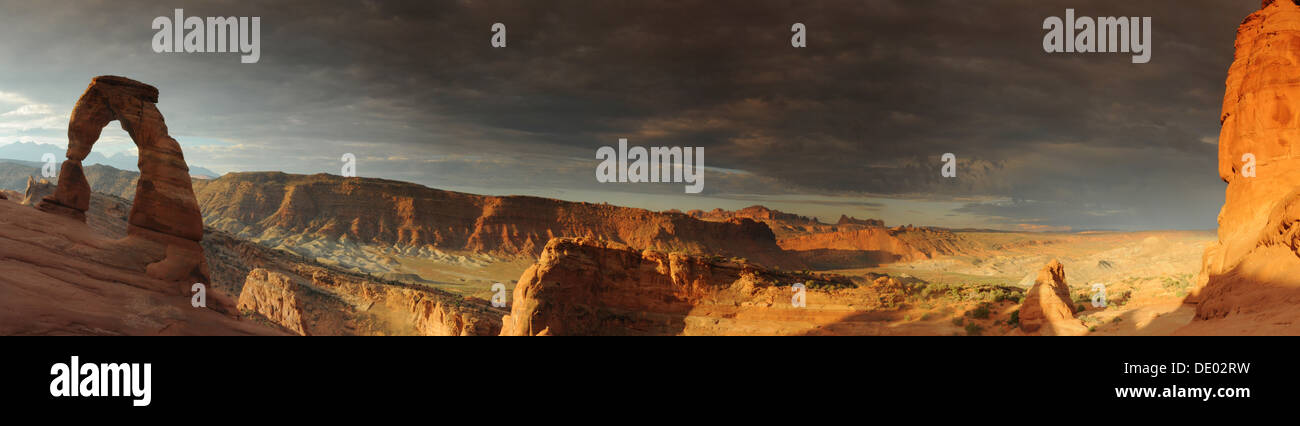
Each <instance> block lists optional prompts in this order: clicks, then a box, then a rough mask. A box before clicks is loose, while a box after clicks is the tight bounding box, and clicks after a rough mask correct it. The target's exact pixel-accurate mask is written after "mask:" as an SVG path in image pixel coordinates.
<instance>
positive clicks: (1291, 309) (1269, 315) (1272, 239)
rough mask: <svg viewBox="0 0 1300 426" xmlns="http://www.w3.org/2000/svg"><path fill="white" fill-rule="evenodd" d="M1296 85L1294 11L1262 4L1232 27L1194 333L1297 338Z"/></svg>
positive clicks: (1299, 111) (1299, 188)
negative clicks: (1209, 241)
mask: <svg viewBox="0 0 1300 426" xmlns="http://www.w3.org/2000/svg"><path fill="white" fill-rule="evenodd" d="M1297 81H1300V6H1297V5H1296V4H1295V2H1292V1H1271V0H1266V1H1264V2H1263V7H1262V9H1261V10H1259V11H1257V12H1255V13H1252V14H1251V15H1250V16H1248V17H1247V18H1246V19H1245V20H1244V21H1243V22H1242V23H1241V26H1240V27H1239V28H1238V29H1237V40H1236V53H1235V55H1234V59H1233V63H1232V66H1231V67H1230V68H1229V70H1228V78H1227V81H1226V91H1225V93H1224V97H1223V111H1222V115H1221V116H1220V122H1221V124H1222V128H1221V130H1220V134H1219V167H1218V169H1219V170H1218V171H1219V177H1220V178H1222V179H1223V180H1224V181H1225V182H1227V183H1228V187H1227V190H1226V193H1225V197H1224V204H1223V209H1222V210H1221V211H1220V212H1219V230H1218V235H1219V238H1218V241H1217V242H1216V243H1215V244H1213V245H1211V246H1210V247H1209V248H1207V249H1206V251H1205V255H1204V258H1203V263H1202V268H1201V275H1200V277H1199V283H1198V285H1199V288H1197V289H1196V290H1195V291H1194V292H1193V294H1192V296H1191V297H1190V298H1189V301H1192V302H1196V303H1197V307H1196V321H1193V323H1192V324H1191V325H1189V326H1188V327H1190V328H1191V329H1193V331H1191V332H1193V333H1205V334H1220V333H1234V334H1235V333H1250V334H1300V314H1297V313H1296V312H1297V309H1296V307H1297V306H1296V303H1295V302H1294V301H1295V300H1300V145H1297V143H1296V141H1297V140H1300V86H1297V85H1296V84H1295V83H1296V82H1297ZM1251 156H1253V157H1254V159H1255V164H1254V165H1253V170H1252V167H1250V166H1251V164H1250V157H1251ZM1252 174H1253V176H1252ZM1205 322H1209V324H1205ZM1198 323H1199V324H1198Z"/></svg>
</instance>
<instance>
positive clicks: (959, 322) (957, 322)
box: [952, 317, 966, 327]
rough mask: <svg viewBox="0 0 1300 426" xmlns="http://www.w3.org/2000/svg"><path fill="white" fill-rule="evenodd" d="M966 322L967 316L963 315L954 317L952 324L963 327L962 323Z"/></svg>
mask: <svg viewBox="0 0 1300 426" xmlns="http://www.w3.org/2000/svg"><path fill="white" fill-rule="evenodd" d="M964 322H966V319H965V318H962V317H957V318H953V319H952V325H955V326H958V327H961V325H962V323H964Z"/></svg>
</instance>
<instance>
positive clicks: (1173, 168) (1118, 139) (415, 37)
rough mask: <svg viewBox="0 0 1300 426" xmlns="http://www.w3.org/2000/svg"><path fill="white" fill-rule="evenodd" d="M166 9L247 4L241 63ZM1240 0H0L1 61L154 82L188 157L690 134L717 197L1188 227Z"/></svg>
mask: <svg viewBox="0 0 1300 426" xmlns="http://www.w3.org/2000/svg"><path fill="white" fill-rule="evenodd" d="M173 7H184V8H185V10H186V14H187V15H190V16H261V17H262V18H263V34H262V43H263V48H262V61H261V63H259V64H256V65H240V64H238V59H237V58H236V57H235V56H232V55H183V54H178V55H165V54H154V53H153V52H151V51H150V50H149V49H148V40H149V37H150V36H151V35H152V33H153V30H151V29H149V28H148V22H149V21H150V20H151V19H152V17H153V16H160V15H170V11H171V9H172V8H173ZM1067 7H1071V8H1074V9H1076V10H1077V11H1078V15H1080V16H1151V17H1153V20H1154V42H1155V46H1154V49H1153V56H1152V60H1151V62H1150V63H1149V64H1142V65H1138V64H1132V63H1130V61H1129V55H1125V54H1115V55H1104V54H1093V55H1065V54H1057V55H1049V54H1046V53H1044V52H1043V51H1042V48H1041V44H1042V37H1043V33H1044V31H1043V30H1042V29H1041V25H1042V21H1043V19H1044V18H1045V17H1047V16H1053V15H1056V16H1060V15H1063V14H1064V11H1065V9H1066V8H1067ZM1255 7H1258V2H1256V1H1253V0H1251V1H1246V0H1242V1H1219V0H1205V1H1179V2H1174V1H1151V2H1129V1H1081V0H1072V1H1034V2H1021V1H979V2H971V1H883V0H877V1H842V2H840V1H823V2H809V1H671V2H661V1H645V2H624V1H547V2H522V1H510V2H503V1H487V2H450V1H418V2H415V1H413V2H378V1H369V2H316V1H311V2H305V1H304V2H291V1H276V2H251V3H250V2H243V1H241V2H204V3H195V4H178V5H172V4H161V3H158V2H94V3H82V2H76V3H73V2H68V3H63V2H52V3H51V2H41V3H36V2H22V3H6V4H5V6H4V8H5V11H6V12H7V13H6V14H5V15H6V16H7V18H0V20H2V21H3V22H0V23H3V25H0V27H3V29H0V35H3V36H5V39H6V40H25V41H24V42H22V43H15V42H6V46H5V47H3V48H0V52H3V53H4V56H3V58H4V59H5V68H7V69H4V70H0V73H2V74H0V76H3V77H4V78H5V79H9V80H11V81H16V82H22V83H23V84H26V85H32V86H37V87H36V89H34V90H35V92H36V93H37V94H42V93H44V94H48V95H49V97H50V98H51V102H54V101H58V100H61V99H65V98H73V99H75V96H76V95H75V92H76V90H78V89H80V88H81V87H84V82H85V81H86V80H87V79H88V78H89V76H92V75H96V74H106V73H117V74H125V75H131V76H137V77H138V78H140V79H142V80H146V81H150V82H152V83H155V84H156V85H158V86H160V87H165V88H167V89H166V90H164V94H163V105H164V112H165V113H168V114H169V115H168V120H169V125H171V126H172V127H173V129H177V128H179V129H182V130H183V131H185V132H188V133H189V134H195V135H209V136H211V137H219V138H222V139H224V140H234V141H239V142H240V144H241V145H237V146H235V147H224V148H223V147H213V148H210V149H211V150H212V151H211V153H210V154H211V155H212V156H213V158H228V159H238V161H239V162H243V167H242V168H243V169H255V168H258V167H259V166H263V165H266V164H274V165H276V167H278V168H283V169H287V170H289V171H320V170H319V169H325V170H329V168H330V167H333V164H334V163H335V162H337V156H338V155H337V152H346V151H357V152H358V154H359V155H360V156H362V157H363V158H372V159H374V162H372V163H370V164H374V165H373V166H371V168H370V170H375V169H377V168H379V169H383V171H385V172H386V173H387V174H388V175H393V176H394V177H399V178H406V179H408V180H417V181H422V182H426V183H428V182H450V181H451V180H452V179H460V180H462V181H465V180H468V181H474V182H476V183H479V184H491V185H502V186H506V185H511V183H512V182H513V184H514V185H516V186H529V185H541V186H548V185H549V186H551V187H553V188H555V189H557V190H558V189H564V188H573V187H575V186H591V187H598V185H597V184H595V183H594V181H593V180H592V178H591V176H592V168H594V165H595V164H594V160H590V159H591V158H593V157H592V154H593V153H594V150H595V148H596V147H598V146H601V145H613V144H615V143H616V142H617V138H619V137H627V138H630V139H631V143H632V144H635V145H646V146H650V145H688V146H703V147H705V148H706V152H707V153H708V155H707V157H706V158H707V161H706V163H707V165H708V166H710V167H714V168H719V169H724V170H732V171H737V173H723V174H712V175H710V176H709V177H708V180H707V181H706V188H707V189H706V193H711V194H714V195H715V196H719V197H731V198H737V197H736V196H735V194H765V195H790V194H791V193H808V194H820V195H850V196H852V195H873V196H884V197H903V198H909V199H916V198H920V199H933V200H954V199H982V200H995V201H985V202H973V203H970V204H968V205H967V207H964V208H962V209H960V210H959V212H960V213H965V214H970V215H976V216H982V217H986V218H990V220H992V221H994V222H999V223H1001V222H1005V223H1007V224H1016V223H1039V224H1048V225H1068V226H1075V227H1112V228H1123V227H1139V226H1161V227H1202V228H1208V227H1212V226H1213V223H1214V222H1213V218H1214V215H1215V213H1216V212H1217V208H1218V204H1217V203H1219V202H1220V201H1221V199H1222V198H1221V193H1222V186H1221V184H1219V183H1218V182H1217V177H1216V172H1215V155H1216V147H1215V145H1214V144H1213V143H1214V141H1215V137H1216V136H1217V133H1218V123H1217V118H1218V109H1219V106H1220V103H1221V98H1222V91H1223V80H1224V76H1225V74H1226V70H1227V66H1228V64H1229V62H1230V61H1231V56H1232V44H1233V36H1234V34H1235V27H1236V25H1237V24H1238V23H1239V22H1240V20H1241V18H1242V17H1244V16H1245V15H1246V14H1248V13H1249V12H1250V11H1251V10H1252V9H1253V8H1255ZM494 22H503V23H506V25H507V26H508V36H509V47H507V48H504V49H492V48H490V47H489V37H490V35H491V33H490V31H489V27H490V26H491V24H492V23H494ZM794 22H802V23H804V24H806V25H807V27H808V37H809V41H808V44H809V47H808V48H806V49H794V48H791V47H790V44H789V37H790V25H791V24H792V23H794ZM22 64H29V65H30V66H29V67H23V66H22ZM68 81H72V82H73V84H71V86H72V87H66V86H68V83H67V82H68ZM10 89H12V88H10ZM56 95H57V96H56ZM169 108H170V109H169ZM173 111H174V112H175V114H172V112H173ZM173 117H176V118H173ZM243 144H246V145H247V146H246V147H245V146H244V145H243ZM241 147H242V148H241ZM241 149H243V151H241ZM250 151H251V152H250ZM945 152H952V153H955V154H957V156H958V158H959V160H960V169H959V179H956V180H945V179H941V178H940V177H939V173H938V168H939V156H940V155H941V154H942V153H945ZM220 155H225V157H218V156H220ZM268 159H274V160H268ZM232 161H234V160H232ZM259 161H260V162H259ZM317 164H324V165H329V167H325V166H319V167H318V166H316V165H317ZM230 167H235V168H238V167H239V166H238V165H230ZM363 170H364V169H363ZM431 170H432V171H433V172H431ZM377 172H378V171H376V173H377ZM430 173H436V174H437V175H438V176H437V177H430V176H429V174H430ZM422 174H423V175H422ZM604 189H606V190H608V189H610V188H604ZM619 189H620V190H632V191H649V192H664V193H667V192H672V191H677V192H680V188H679V187H678V186H677V185H670V186H654V185H650V186H642V187H620V188H619ZM1216 197H1217V198H1216ZM1156 200H1158V201H1156ZM1162 218H1163V220H1162ZM1169 218H1173V219H1172V220H1171V219H1169Z"/></svg>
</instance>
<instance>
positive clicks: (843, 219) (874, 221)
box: [835, 215, 885, 228]
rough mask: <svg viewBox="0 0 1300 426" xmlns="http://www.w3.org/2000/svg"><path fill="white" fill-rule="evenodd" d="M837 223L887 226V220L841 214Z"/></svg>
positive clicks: (841, 224) (843, 224) (842, 224)
mask: <svg viewBox="0 0 1300 426" xmlns="http://www.w3.org/2000/svg"><path fill="white" fill-rule="evenodd" d="M835 224H836V225H839V226H846V225H857V226H871V227H881V228H883V227H884V226H885V221H883V220H880V219H858V218H856V217H849V216H845V215H840V220H839V222H835Z"/></svg>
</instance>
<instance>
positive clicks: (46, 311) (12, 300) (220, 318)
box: [0, 200, 283, 335]
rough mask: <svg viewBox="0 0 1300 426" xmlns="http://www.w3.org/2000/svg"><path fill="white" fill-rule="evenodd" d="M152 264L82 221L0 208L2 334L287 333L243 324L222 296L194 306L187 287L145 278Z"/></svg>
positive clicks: (7, 204)
mask: <svg viewBox="0 0 1300 426" xmlns="http://www.w3.org/2000/svg"><path fill="white" fill-rule="evenodd" d="M92 211H93V210H92ZM141 256H145V257H144V258H140V257H141ZM150 260H151V259H150V258H148V257H147V256H146V255H144V254H143V253H142V252H139V251H135V250H132V249H131V248H129V247H127V246H123V245H122V244H121V243H120V242H119V241H116V240H113V239H111V238H106V237H103V236H100V235H98V234H96V232H95V231H94V230H92V229H91V228H90V227H89V226H87V225H86V224H84V223H81V222H80V221H78V220H76V219H73V218H69V217H66V216H62V215H55V214H49V213H45V212H42V211H39V210H37V209H34V208H31V207H27V206H23V205H20V204H18V203H16V202H14V200H7V201H0V335H68V334H75V335H80V334H95V335H122V334H126V335H248V334H283V333H282V332H280V331H278V330H275V329H272V328H268V327H265V326H262V325H259V324H257V323H255V322H249V321H239V320H238V319H237V317H236V316H235V314H236V312H235V310H234V309H233V308H234V303H233V301H231V300H229V299H225V298H223V297H221V296H220V295H219V294H214V293H212V292H209V293H208V299H207V305H208V308H195V307H193V306H191V302H190V298H191V296H192V293H191V292H190V288H189V286H188V285H186V286H178V285H176V283H175V282H171V281H163V280H158V279H155V278H151V277H149V276H148V275H146V274H145V273H144V265H147V264H148V263H149V261H150Z"/></svg>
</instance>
